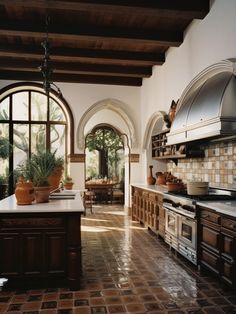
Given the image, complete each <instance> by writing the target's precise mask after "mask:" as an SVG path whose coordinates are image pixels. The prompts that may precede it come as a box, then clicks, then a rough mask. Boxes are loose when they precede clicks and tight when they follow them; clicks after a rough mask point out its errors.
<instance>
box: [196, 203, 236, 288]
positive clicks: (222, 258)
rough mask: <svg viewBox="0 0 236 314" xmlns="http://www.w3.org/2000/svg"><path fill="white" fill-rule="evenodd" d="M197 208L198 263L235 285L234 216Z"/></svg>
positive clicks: (235, 247) (235, 232)
mask: <svg viewBox="0 0 236 314" xmlns="http://www.w3.org/2000/svg"><path fill="white" fill-rule="evenodd" d="M199 210H200V221H199V222H200V223H199V238H200V241H199V264H200V265H201V266H203V267H204V268H207V269H209V270H211V271H212V272H213V273H215V274H216V275H217V276H219V278H220V279H221V280H222V281H223V282H225V283H227V284H229V285H231V286H233V287H236V218H233V217H228V216H225V215H223V214H219V213H217V212H215V211H212V210H210V209H207V208H202V207H199Z"/></svg>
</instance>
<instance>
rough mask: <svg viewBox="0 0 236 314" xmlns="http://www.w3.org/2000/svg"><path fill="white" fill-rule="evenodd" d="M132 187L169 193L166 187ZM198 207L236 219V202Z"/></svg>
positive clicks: (213, 203)
mask: <svg viewBox="0 0 236 314" xmlns="http://www.w3.org/2000/svg"><path fill="white" fill-rule="evenodd" d="M131 186H133V187H137V188H141V189H144V190H147V191H150V192H157V193H161V194H164V193H166V192H167V187H166V186H164V185H156V184H155V185H147V184H132V185H131ZM197 205H199V206H203V207H207V208H209V209H213V210H215V211H217V212H219V213H222V214H225V215H229V216H232V217H236V200H234V201H228V200H227V201H225V200H222V201H197Z"/></svg>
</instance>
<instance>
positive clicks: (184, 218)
mask: <svg viewBox="0 0 236 314" xmlns="http://www.w3.org/2000/svg"><path fill="white" fill-rule="evenodd" d="M182 221H191V222H194V223H195V220H194V218H190V217H185V216H182Z"/></svg>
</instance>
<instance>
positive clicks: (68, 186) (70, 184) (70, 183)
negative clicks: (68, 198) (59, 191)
mask: <svg viewBox="0 0 236 314" xmlns="http://www.w3.org/2000/svg"><path fill="white" fill-rule="evenodd" d="M73 184H74V182H73V180H72V178H71V177H70V176H68V175H67V176H65V178H64V180H63V185H64V188H65V189H66V190H72V187H73Z"/></svg>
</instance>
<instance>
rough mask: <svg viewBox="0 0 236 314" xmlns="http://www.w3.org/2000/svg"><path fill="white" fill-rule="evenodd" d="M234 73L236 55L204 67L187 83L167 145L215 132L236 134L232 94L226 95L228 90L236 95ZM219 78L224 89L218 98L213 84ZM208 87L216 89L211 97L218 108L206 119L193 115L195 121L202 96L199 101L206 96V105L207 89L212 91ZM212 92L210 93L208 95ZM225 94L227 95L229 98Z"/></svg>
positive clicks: (196, 138) (235, 96) (211, 135)
mask: <svg viewBox="0 0 236 314" xmlns="http://www.w3.org/2000/svg"><path fill="white" fill-rule="evenodd" d="M235 73H236V59H228V60H224V61H221V62H219V63H216V64H213V65H211V66H210V67H208V68H206V69H204V70H203V71H202V72H200V73H199V74H198V75H197V76H196V77H195V78H194V79H193V80H192V81H191V82H190V83H189V84H188V86H187V87H186V88H185V90H184V92H183V93H182V95H181V98H180V99H179V101H178V105H177V112H176V117H175V120H174V121H173V123H172V126H171V129H170V133H169V134H167V144H168V145H173V144H179V143H184V142H190V141H195V140H200V139H205V138H210V137H215V136H229V135H236V113H235V112H234V111H235V110H232V109H231V108H233V106H230V113H229V109H228V107H229V106H228V103H229V99H228V98H229V97H228V98H227V97H225V94H227V93H230V96H231V98H232V97H233V99H236V84H235V80H236V78H235ZM216 78H218V81H219V82H220V84H221V85H220V89H221V90H220V91H221V93H219V95H218V98H216V99H214V97H215V95H214V89H213V88H212V86H211V85H212V81H213V82H215V81H216V82H217V79H216ZM214 80H215V81H214ZM222 82H223V84H222ZM209 85H210V87H209ZM208 87H209V89H210V88H211V89H212V90H213V93H212V99H211V98H210V101H211V102H213V101H215V102H217V106H218V107H219V112H217V113H216V112H215V113H213V114H212V116H210V117H207V118H206V119H205V120H204V121H201V120H203V119H199V121H197V119H192V121H194V122H191V118H192V117H195V116H194V115H196V113H198V112H197V110H198V105H201V103H199V99H200V101H201V99H203V108H204V106H206V104H205V103H204V101H205V99H204V97H205V96H204V93H205V94H206V93H207V92H208V93H209V91H208ZM213 87H214V84H213ZM217 87H218V86H217V85H216V88H217ZM216 91H218V89H216ZM211 92H212V91H211V90H210V93H209V95H211ZM201 93H202V94H203V96H202V95H201ZM221 94H222V95H221ZM231 94H232V95H231ZM209 95H208V96H207V97H208V98H209ZM199 96H200V97H199ZM225 98H227V99H226V101H225ZM196 99H197V100H196ZM218 107H216V108H218ZM225 107H226V110H225ZM180 109H181V110H180ZM198 111H199V110H198ZM231 111H232V113H231ZM225 112H226V113H225ZM193 113H194V114H193ZM191 114H192V116H191ZM189 121H190V122H189Z"/></svg>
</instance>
